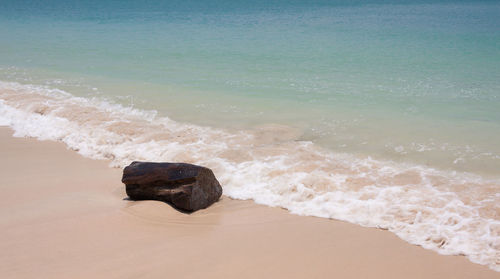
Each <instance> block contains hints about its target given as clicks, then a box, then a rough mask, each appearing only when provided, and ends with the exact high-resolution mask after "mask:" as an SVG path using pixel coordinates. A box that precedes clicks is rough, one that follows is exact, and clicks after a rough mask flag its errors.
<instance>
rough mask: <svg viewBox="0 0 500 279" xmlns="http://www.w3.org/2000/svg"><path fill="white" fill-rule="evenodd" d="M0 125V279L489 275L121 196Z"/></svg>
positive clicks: (277, 214) (242, 216) (233, 210)
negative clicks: (186, 211) (187, 212)
mask: <svg viewBox="0 0 500 279" xmlns="http://www.w3.org/2000/svg"><path fill="white" fill-rule="evenodd" d="M11 135H12V132H11V131H10V130H9V129H7V128H4V127H2V128H0V154H1V155H2V156H1V157H2V158H1V159H2V160H1V161H0V171H1V173H0V174H1V183H0V189H1V193H2V195H1V197H0V199H1V202H0V278H257V277H260V278H500V273H498V272H495V271H492V270H490V269H488V268H487V267H485V266H481V265H477V264H473V263H471V262H469V261H468V260H467V259H466V258H465V257H462V256H442V255H439V254H437V253H435V252H433V251H429V250H425V249H423V248H421V247H418V246H413V245H410V244H408V243H406V242H404V241H402V240H400V239H399V238H398V237H396V236H395V235H393V234H392V233H390V232H388V231H383V230H379V229H373V228H363V227H360V226H357V225H352V224H349V223H345V222H339V221H335V220H327V219H321V218H314V217H301V216H295V215H291V214H289V213H287V211H286V210H283V209H278V208H270V207H266V206H261V205H256V204H254V203H252V202H250V201H237V200H231V199H229V198H227V197H224V196H223V198H222V199H221V200H220V201H219V202H218V203H216V204H214V205H212V206H211V207H209V208H208V209H205V210H201V211H198V212H196V213H193V214H184V213H180V212H178V211H176V210H174V209H172V208H171V207H170V206H169V205H167V204H165V203H161V202H156V201H142V202H133V201H129V200H127V199H126V194H125V191H124V186H123V185H122V184H121V182H120V179H121V170H119V169H111V168H109V167H108V165H107V164H108V163H107V162H105V161H95V160H90V159H86V158H83V157H81V156H80V155H78V154H77V153H75V152H73V151H68V150H67V149H66V148H65V147H64V146H63V145H62V144H60V143H55V142H41V141H37V140H34V139H20V138H13V137H11Z"/></svg>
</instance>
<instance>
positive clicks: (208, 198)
mask: <svg viewBox="0 0 500 279" xmlns="http://www.w3.org/2000/svg"><path fill="white" fill-rule="evenodd" d="M122 182H123V183H125V185H126V191H127V195H128V196H129V197H130V198H131V199H133V200H159V201H164V202H168V203H171V204H172V205H173V206H175V207H177V208H179V209H182V210H186V211H195V210H198V209H202V208H206V207H208V206H209V205H211V204H212V203H214V202H216V201H217V200H218V199H219V198H220V196H221V195H222V187H221V186H220V184H219V181H217V179H216V178H215V176H214V173H213V172H212V170H210V169H209V168H205V167H201V166H196V165H191V164H185V163H150V162H132V164H130V165H129V166H127V167H126V168H125V169H124V170H123V177H122Z"/></svg>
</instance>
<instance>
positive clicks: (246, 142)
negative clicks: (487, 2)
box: [0, 82, 500, 271]
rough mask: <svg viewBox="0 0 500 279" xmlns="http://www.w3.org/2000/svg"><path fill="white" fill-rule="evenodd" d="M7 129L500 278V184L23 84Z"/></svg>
mask: <svg viewBox="0 0 500 279" xmlns="http://www.w3.org/2000/svg"><path fill="white" fill-rule="evenodd" d="M0 125H4V126H5V125H6V126H9V127H11V128H12V129H13V130H14V131H15V133H14V136H17V137H35V138H38V139H41V140H55V141H61V142H64V143H65V144H66V145H67V146H68V147H69V148H71V149H73V150H75V151H77V152H78V153H80V154H82V155H83V156H86V157H90V158H94V159H108V160H110V162H111V163H110V165H111V166H113V167H124V166H125V165H127V164H129V163H130V162H132V161H134V160H149V161H179V162H189V163H196V164H201V165H205V166H207V167H210V168H212V169H213V170H214V173H215V174H216V176H217V177H218V178H219V180H220V182H221V184H222V185H223V188H224V193H225V194H226V195H228V196H229V197H232V198H236V199H252V200H254V201H255V202H257V203H260V204H265V205H269V206H277V207H283V208H286V209H288V210H289V211H290V212H291V213H294V214H298V215H309V216H317V217H324V218H334V219H338V220H344V221H348V222H352V223H356V224H360V225H362V226H368V227H378V228H383V229H387V230H390V231H391V232H393V233H395V234H396V235H398V236H399V237H401V238H402V239H404V240H406V241H408V242H409V243H412V244H417V245H421V246H423V247H424V248H427V249H432V250H435V251H437V252H439V253H441V254H452V255H458V254H463V255H466V256H467V257H468V258H469V259H470V260H471V261H472V262H475V263H479V264H483V265H488V266H489V267H490V268H492V269H494V270H496V271H500V220H499V219H500V218H499V215H500V213H499V212H500V181H498V180H488V179H485V178H482V177H480V176H477V175H473V174H468V173H457V172H452V171H441V170H436V169H433V168H429V167H425V166H418V165H410V164H401V163H394V162H390V161H381V160H375V159H372V158H360V157H356V156H352V155H349V154H339V153H334V152H331V151H329V150H325V149H322V148H320V147H318V146H317V145H315V144H314V143H312V142H308V141H301V140H300V131H295V130H294V129H292V128H289V127H285V126H278V125H267V126H261V127H257V128H255V129H253V130H242V131H239V132H230V131H226V130H223V129H214V128H211V127H202V126H197V125H191V124H187V123H180V122H176V121H173V120H171V119H169V118H167V117H161V116H158V115H157V113H156V112H155V111H146V110H140V109H135V108H133V107H126V106H122V105H119V104H116V103H113V102H110V101H106V100H102V99H99V98H83V97H76V96H73V95H71V94H70V93H67V92H64V91H62V90H58V89H55V88H49V87H43V86H34V85H22V84H19V83H8V82H0Z"/></svg>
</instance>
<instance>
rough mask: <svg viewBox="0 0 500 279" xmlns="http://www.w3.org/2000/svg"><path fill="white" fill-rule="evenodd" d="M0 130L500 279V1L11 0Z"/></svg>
mask: <svg viewBox="0 0 500 279" xmlns="http://www.w3.org/2000/svg"><path fill="white" fill-rule="evenodd" d="M0 125H7V126H10V127H11V128H12V129H13V130H14V131H15V136H30V137H36V138H39V139H42V140H56V141H61V142H64V143H65V144H66V145H67V146H68V147H69V148H71V149H73V150H75V151H77V152H79V153H80V154H82V155H84V156H87V157H90V158H95V159H107V160H109V162H110V164H111V165H112V166H115V167H124V166H126V165H127V164H129V163H130V162H131V161H134V160H149V161H182V162H189V163H196V164H202V165H205V166H208V167H210V168H211V169H212V170H214V173H215V174H216V176H217V177H218V179H219V180H220V182H221V185H223V189H224V194H225V195H227V196H229V197H232V198H236V199H253V200H254V201H255V202H257V203H261V204H266V205H270V206H279V207H282V208H287V209H288V210H290V212H292V213H294V214H300V215H312V216H318V217H324V218H334V219H340V220H345V221H349V222H352V223H356V224H360V225H363V226H370V227H378V228H385V229H388V230H389V231H391V232H393V233H395V234H396V235H398V236H399V237H401V238H402V239H404V240H406V241H408V242H410V243H413V244H417V245H421V246H423V247H424V248H427V249H433V250H435V251H437V252H439V253H443V254H454V255H466V256H467V257H468V258H469V259H470V260H471V261H473V262H476V263H480V264H484V265H488V266H489V267H490V268H492V269H494V270H497V271H498V270H500V264H499V263H500V171H499V170H500V144H499V142H500V2H498V1H381V0H379V1H376V0H374V1H159V0H158V1H140V2H139V1H110V0H108V1H72V0H69V1H14V0H12V1H6V0H0Z"/></svg>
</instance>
